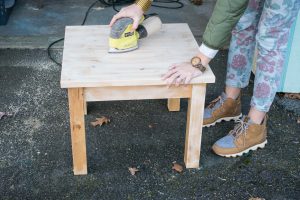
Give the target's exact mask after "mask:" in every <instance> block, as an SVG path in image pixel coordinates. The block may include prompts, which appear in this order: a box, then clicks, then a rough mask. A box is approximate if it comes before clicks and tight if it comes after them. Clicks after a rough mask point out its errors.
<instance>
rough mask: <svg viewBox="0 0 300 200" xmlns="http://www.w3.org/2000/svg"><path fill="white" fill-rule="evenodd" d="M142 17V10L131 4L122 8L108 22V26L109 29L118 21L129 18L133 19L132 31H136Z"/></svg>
mask: <svg viewBox="0 0 300 200" xmlns="http://www.w3.org/2000/svg"><path fill="white" fill-rule="evenodd" d="M142 16H143V10H142V9H141V8H140V7H139V6H138V5H136V4H132V5H130V6H127V7H125V8H122V9H121V10H120V12H118V13H117V14H116V15H114V17H113V18H112V20H111V21H110V24H109V26H110V27H111V26H112V25H113V24H114V23H115V22H116V21H117V20H118V19H120V18H123V17H130V18H131V19H133V25H132V31H133V30H135V29H137V27H138V25H139V22H140V20H141V18H142Z"/></svg>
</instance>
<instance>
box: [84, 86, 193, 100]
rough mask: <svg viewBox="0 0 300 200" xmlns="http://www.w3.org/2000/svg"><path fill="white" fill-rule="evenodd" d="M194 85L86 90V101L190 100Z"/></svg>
mask: <svg viewBox="0 0 300 200" xmlns="http://www.w3.org/2000/svg"><path fill="white" fill-rule="evenodd" d="M191 96H192V85H187V86H180V87H174V86H172V87H170V88H168V87H167V86H166V85H150V86H109V87H101V88H94V87H92V88H84V99H85V101H86V102H91V101H113V100H139V99H169V98H190V97H191Z"/></svg>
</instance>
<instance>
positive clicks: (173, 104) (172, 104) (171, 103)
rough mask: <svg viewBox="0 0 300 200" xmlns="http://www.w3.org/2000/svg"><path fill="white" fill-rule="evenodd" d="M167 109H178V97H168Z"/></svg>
mask: <svg viewBox="0 0 300 200" xmlns="http://www.w3.org/2000/svg"><path fill="white" fill-rule="evenodd" d="M168 109H169V111H179V110H180V98H172V99H168Z"/></svg>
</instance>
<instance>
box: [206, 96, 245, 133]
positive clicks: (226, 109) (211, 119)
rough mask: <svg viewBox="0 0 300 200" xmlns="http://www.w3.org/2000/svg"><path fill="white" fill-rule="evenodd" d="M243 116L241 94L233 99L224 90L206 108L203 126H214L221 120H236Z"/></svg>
mask: <svg viewBox="0 0 300 200" xmlns="http://www.w3.org/2000/svg"><path fill="white" fill-rule="evenodd" d="M241 117H242V113H241V95H240V96H239V97H238V98H237V99H231V98H227V97H226V94H225V93H224V92H223V93H222V95H221V96H219V97H218V98H216V99H215V100H213V101H212V102H211V103H210V104H209V105H208V106H207V107H206V108H205V109H204V118H203V127H210V126H214V125H216V123H218V122H221V121H230V120H235V121H236V120H238V119H240V118H241Z"/></svg>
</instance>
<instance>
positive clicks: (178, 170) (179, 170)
mask: <svg viewBox="0 0 300 200" xmlns="http://www.w3.org/2000/svg"><path fill="white" fill-rule="evenodd" d="M172 169H173V170H175V171H176V172H178V173H181V172H182V171H183V167H182V166H181V165H179V164H178V163H173V167H172Z"/></svg>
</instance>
